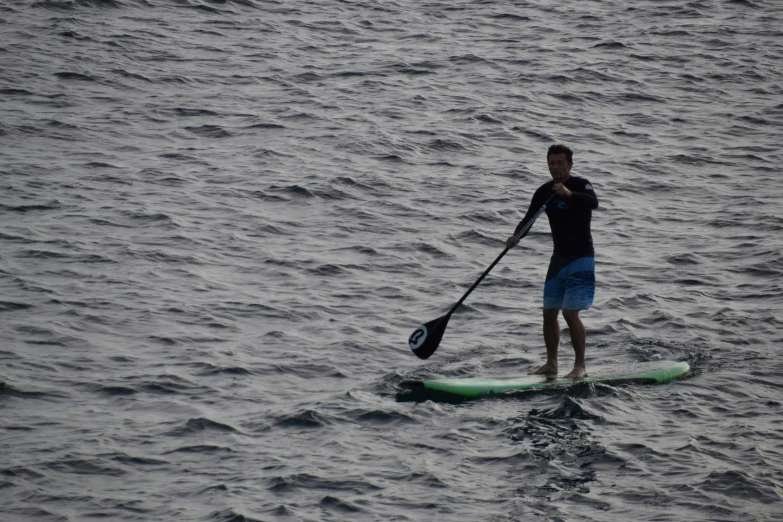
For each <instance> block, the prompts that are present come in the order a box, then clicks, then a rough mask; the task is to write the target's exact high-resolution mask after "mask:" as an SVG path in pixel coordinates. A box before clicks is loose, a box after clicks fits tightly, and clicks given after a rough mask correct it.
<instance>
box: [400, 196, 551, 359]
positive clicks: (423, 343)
mask: <svg viewBox="0 0 783 522" xmlns="http://www.w3.org/2000/svg"><path fill="white" fill-rule="evenodd" d="M553 197H555V195H554V194H552V195H551V196H549V199H548V200H546V203H544V204H543V205H542V206H541V208H540V209H538V212H536V214H535V215H534V216H533V218H532V219H531V220H530V221H528V222H527V224H526V225H525V226H524V227H523V228H522V230H520V231H519V232H517V233H516V234H515V235H514V236H515V237H516V238H517V239H521V238H522V236H523V235H525V234H526V233H527V231H528V230H530V227H532V226H533V223H534V222H535V221H536V219H538V216H540V215H541V213H542V212H544V210H545V209H546V205H547V203H549V202H550V201H551V200H552V198H553ZM508 250H509V247H506V248H505V249H504V250H503V252H501V253H500V255H499V256H498V257H497V259H495V260H494V261H493V262H492V264H491V265H489V268H487V269H486V270H485V271H484V273H483V274H481V277H479V278H478V280H477V281H476V282H475V283H473V286H471V287H470V288H468V291H467V292H465V295H463V296H462V298H461V299H460V300H459V301H457V304H455V305H454V306H452V307H451V310H449V313H447V314H446V315H444V316H442V317H438V318H437V319H435V320H433V321H430V322H429V323H424V324H423V325H421V326H419V327H418V328H416V330H414V331H413V333H412V334H411V336H410V337H409V338H408V346H410V347H411V350H413V353H414V354H416V357H418V358H419V359H429V357H430V355H432V354H433V353H435V350H437V349H438V345H439V344H440V340H441V339H443V333H444V332H445V331H446V325H448V324H449V319H450V318H451V314H453V313H454V312H455V311H456V310H457V308H459V306H460V305H461V304H462V302H463V301H464V300H465V299H466V298H467V297H468V296H469V295H470V293H471V292H472V291H473V289H474V288H476V287H477V286H478V285H479V283H481V281H483V280H484V278H485V277H486V276H487V274H488V273H489V272H490V270H492V269H493V268H495V265H496V264H498V261H500V260H501V259H502V258H503V256H504V255H506V252H508Z"/></svg>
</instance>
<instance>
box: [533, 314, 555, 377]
mask: <svg viewBox="0 0 783 522" xmlns="http://www.w3.org/2000/svg"><path fill="white" fill-rule="evenodd" d="M558 314H560V310H558V309H557V308H545V309H544V343H545V344H546V363H544V365H543V366H542V367H541V368H539V369H538V370H536V371H534V372H530V373H531V374H532V375H541V374H552V373H554V374H556V373H557V347H558V346H559V345H560V323H559V322H558V320H557V316H558Z"/></svg>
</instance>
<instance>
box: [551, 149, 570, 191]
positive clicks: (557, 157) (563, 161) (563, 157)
mask: <svg viewBox="0 0 783 522" xmlns="http://www.w3.org/2000/svg"><path fill="white" fill-rule="evenodd" d="M546 162H547V164H548V165H549V173H550V174H551V175H552V179H553V180H554V181H555V183H565V182H566V180H568V176H570V175H571V167H573V166H574V153H573V152H572V151H571V149H569V148H568V147H566V146H565V145H560V144H556V145H552V146H551V147H549V150H548V151H547V153H546Z"/></svg>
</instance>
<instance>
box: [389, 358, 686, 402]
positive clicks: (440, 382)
mask: <svg viewBox="0 0 783 522" xmlns="http://www.w3.org/2000/svg"><path fill="white" fill-rule="evenodd" d="M588 371H589V372H590V375H589V376H588V377H585V378H584V379H574V380H572V379H566V378H565V377H564V375H565V373H563V374H561V375H558V376H557V377H554V378H553V377H551V376H550V377H547V376H545V375H527V376H525V377H518V378H513V379H492V378H489V379H488V378H481V377H471V378H452V379H434V380H430V381H413V380H408V381H402V382H401V383H400V387H402V388H405V389H408V390H414V391H416V392H419V393H420V392H426V391H430V392H435V393H446V394H452V395H457V396H461V397H481V396H485V395H490V394H493V393H504V392H513V391H522V390H533V389H542V388H552V387H558V386H570V385H572V384H576V383H580V382H600V383H605V384H663V383H665V382H669V381H671V380H674V379H678V378H680V377H684V376H685V375H687V374H688V373H689V372H690V371H691V367H690V365H689V364H688V363H686V362H673V361H658V362H651V363H637V364H635V365H619V366H612V367H606V368H597V369H593V368H589V369H588Z"/></svg>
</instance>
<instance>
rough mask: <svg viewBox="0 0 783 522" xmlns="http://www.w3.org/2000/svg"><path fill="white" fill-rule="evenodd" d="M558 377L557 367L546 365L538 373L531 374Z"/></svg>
mask: <svg viewBox="0 0 783 522" xmlns="http://www.w3.org/2000/svg"><path fill="white" fill-rule="evenodd" d="M553 374H554V375H557V365H556V364H549V363H546V364H545V365H543V366H542V367H541V368H539V369H538V370H536V371H533V372H530V375H553Z"/></svg>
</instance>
